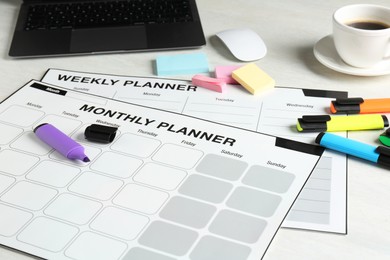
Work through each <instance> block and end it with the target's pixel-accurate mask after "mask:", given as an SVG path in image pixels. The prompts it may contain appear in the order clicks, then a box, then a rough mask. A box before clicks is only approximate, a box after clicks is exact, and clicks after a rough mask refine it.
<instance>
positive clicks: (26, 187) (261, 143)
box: [0, 81, 324, 260]
mask: <svg viewBox="0 0 390 260" xmlns="http://www.w3.org/2000/svg"><path fill="white" fill-rule="evenodd" d="M45 123H48V124H51V125H53V126H56V127H57V128H58V129H60V130H61V131H62V132H63V133H65V134H66V135H68V136H70V137H71V138H72V139H74V140H75V141H77V142H79V143H80V144H81V145H82V146H83V147H85V154H86V155H87V156H88V158H89V159H90V160H89V161H82V160H70V159H68V158H66V157H64V156H63V155H62V154H59V153H58V152H57V151H56V150H54V149H52V147H50V146H48V145H47V144H46V143H44V142H42V141H41V140H40V139H39V138H37V136H36V135H35V133H34V129H36V127H37V126H40V125H42V124H45ZM92 124H99V125H103V126H109V127H114V128H117V133H116V136H115V138H114V139H113V140H112V141H111V142H108V143H100V142H95V141H90V140H87V139H85V129H87V128H88V127H89V126H91V125H92ZM0 131H1V133H2V134H1V136H0V164H1V165H2V167H1V171H0V212H1V214H0V244H2V245H5V246H7V247H10V248H14V249H16V250H20V251H24V252H27V253H29V254H31V255H36V256H39V257H42V258H46V259H73V260H74V259H79V260H81V259H95V260H99V259H102V260H106V259H125V260H129V259H158V260H168V259H193V260H208V259H209V260H211V259H231V260H233V259H234V260H237V259H261V258H262V257H263V256H264V254H265V252H266V250H267V248H268V246H269V244H270V242H271V241H272V238H273V237H274V236H275V233H276V232H277V230H278V228H279V226H280V225H281V223H282V221H283V220H284V218H285V217H286V215H287V213H288V211H289V209H290V208H291V206H292V204H293V203H294V201H295V200H296V198H297V196H298V194H299V192H300V191H301V190H302V188H303V186H304V185H305V183H306V182H307V180H308V178H309V176H310V174H311V173H312V172H313V168H314V167H315V166H316V165H317V163H318V161H319V160H320V158H321V155H322V154H323V152H324V149H323V148H322V147H319V146H314V145H310V144H306V143H302V142H297V141H293V140H289V139H285V138H281V137H275V136H272V135H266V134H261V133H258V132H256V131H250V130H246V129H242V128H238V127H233V126H227V125H224V124H219V123H215V122H211V121H210V120H203V119H199V118H196V117H193V116H188V115H182V114H180V113H173V112H168V111H164V110H160V109H155V108H149V107H145V106H139V105H136V104H130V103H128V102H122V101H118V100H114V99H108V98H107V97H101V96H98V95H93V94H90V93H84V92H80V91H75V90H70V89H66V88H62V87H58V86H54V85H50V84H46V83H42V82H38V81H31V82H29V83H27V84H26V85H25V86H23V87H21V88H20V89H19V90H18V91H16V92H15V93H14V94H12V95H11V96H10V97H8V98H7V99H5V100H4V101H3V102H2V103H1V104H0ZM21 162H23V163H21Z"/></svg>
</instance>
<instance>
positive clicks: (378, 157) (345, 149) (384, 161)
mask: <svg viewBox="0 0 390 260" xmlns="http://www.w3.org/2000/svg"><path fill="white" fill-rule="evenodd" d="M315 142H316V143H317V144H319V145H321V146H323V147H325V148H329V149H332V150H335V151H338V152H341V153H345V154H348V155H352V156H355V157H358V158H361V159H365V160H368V161H370V162H373V163H377V164H380V165H383V166H385V167H389V168H390V148H387V147H385V146H377V147H375V146H373V145H369V144H365V143H361V142H358V141H355V140H351V139H348V138H345V137H341V136H338V135H335V134H330V133H324V132H322V133H320V134H319V135H318V136H317V138H316V140H315Z"/></svg>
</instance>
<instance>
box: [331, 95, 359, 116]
mask: <svg viewBox="0 0 390 260" xmlns="http://www.w3.org/2000/svg"><path fill="white" fill-rule="evenodd" d="M363 102H364V100H363V99H362V98H337V99H336V100H334V101H332V102H331V105H330V111H331V112H332V113H333V114H359V113H360V104H362V103H363Z"/></svg>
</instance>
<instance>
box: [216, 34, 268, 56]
mask: <svg viewBox="0 0 390 260" xmlns="http://www.w3.org/2000/svg"><path fill="white" fill-rule="evenodd" d="M216 36H217V37H218V38H219V39H221V41H222V42H223V43H224V44H225V46H226V47H227V48H228V49H229V51H230V52H231V53H232V54H233V56H234V57H236V58H237V59H239V60H241V61H255V60H259V59H261V58H263V57H264V56H265V54H266V53H267V47H266V46H265V43H264V41H263V40H262V39H261V38H260V36H259V35H258V34H257V33H256V32H255V31H253V30H251V29H248V28H241V29H229V30H226V31H222V32H219V33H217V34H216Z"/></svg>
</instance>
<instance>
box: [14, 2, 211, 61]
mask: <svg viewBox="0 0 390 260" xmlns="http://www.w3.org/2000/svg"><path fill="white" fill-rule="evenodd" d="M205 43H206V41H205V37H204V34H203V30H202V26H201V21H200V18H199V14H198V9H197V6H196V3H195V0H24V1H23V4H22V5H21V8H20V12H19V17H18V20H17V24H16V28H15V33H14V36H13V39H12V43H11V47H10V51H9V55H10V56H11V57H36V56H59V55H78V54H92V53H111V52H131V51H150V50H162V49H182V48H194V47H200V46H202V45H205Z"/></svg>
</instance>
